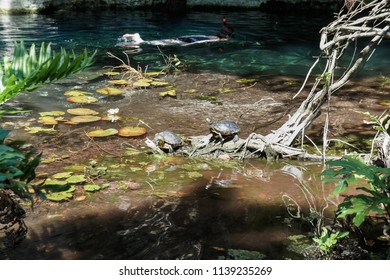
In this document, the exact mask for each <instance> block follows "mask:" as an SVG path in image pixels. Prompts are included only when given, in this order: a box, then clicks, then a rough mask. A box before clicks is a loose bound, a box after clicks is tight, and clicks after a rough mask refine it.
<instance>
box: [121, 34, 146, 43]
mask: <svg viewBox="0 0 390 280" xmlns="http://www.w3.org/2000/svg"><path fill="white" fill-rule="evenodd" d="M122 38H123V39H124V40H126V42H128V43H133V44H140V43H142V42H143V41H144V40H142V38H141V35H139V33H133V34H125V35H123V36H122Z"/></svg>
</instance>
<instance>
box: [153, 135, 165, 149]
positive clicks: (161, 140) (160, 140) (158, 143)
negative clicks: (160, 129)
mask: <svg viewBox="0 0 390 280" xmlns="http://www.w3.org/2000/svg"><path fill="white" fill-rule="evenodd" d="M153 143H154V144H155V145H156V146H159V147H160V146H162V145H164V137H162V136H161V135H160V133H157V134H156V136H155V137H154V139H153Z"/></svg>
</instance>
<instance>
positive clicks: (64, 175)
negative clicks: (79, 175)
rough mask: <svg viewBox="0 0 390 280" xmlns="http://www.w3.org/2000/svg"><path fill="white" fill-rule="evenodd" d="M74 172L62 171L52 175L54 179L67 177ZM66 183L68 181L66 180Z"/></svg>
mask: <svg viewBox="0 0 390 280" xmlns="http://www.w3.org/2000/svg"><path fill="white" fill-rule="evenodd" d="M72 173H73V172H60V173H56V174H54V175H53V176H51V177H52V178H53V179H66V178H69V177H70V176H72ZM65 183H66V182H65Z"/></svg>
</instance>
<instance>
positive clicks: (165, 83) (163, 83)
mask: <svg viewBox="0 0 390 280" xmlns="http://www.w3.org/2000/svg"><path fill="white" fill-rule="evenodd" d="M150 84H151V85H152V86H154V87H164V86H167V85H169V83H168V82H164V81H152V82H151V83H150Z"/></svg>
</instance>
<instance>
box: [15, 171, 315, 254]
mask: <svg viewBox="0 0 390 280" xmlns="http://www.w3.org/2000/svg"><path fill="white" fill-rule="evenodd" d="M291 168H295V167H292V166H291V165H289V164H286V165H284V167H282V168H281V169H279V171H275V167H272V169H269V168H267V167H264V166H263V168H262V169H261V168H259V167H256V168H245V170H246V172H248V170H249V172H257V174H256V175H255V176H254V175H253V174H252V175H253V176H254V177H248V176H249V175H250V174H249V173H245V174H241V173H240V171H238V172H237V169H231V170H230V169H229V170H228V169H224V171H223V172H222V173H221V172H220V173H219V174H218V175H217V174H216V173H217V172H215V171H209V172H204V173H203V177H202V178H201V179H198V180H196V181H195V182H194V183H192V184H188V185H186V186H184V187H180V188H176V189H175V188H169V187H168V191H166V193H165V195H164V192H162V191H161V190H160V189H159V188H158V187H157V188H154V189H150V190H149V189H147V190H146V189H142V190H135V191H134V190H133V191H131V190H114V191H113V190H110V189H108V190H107V191H105V192H101V193H96V194H93V195H92V196H91V198H90V200H89V201H84V202H77V201H71V202H67V203H64V204H60V205H56V206H50V207H48V208H47V209H46V210H42V209H41V210H39V211H38V212H39V213H38V212H37V213H34V212H33V213H31V215H30V216H29V217H28V219H27V224H28V225H29V227H30V231H29V234H28V238H27V239H26V240H25V241H24V242H23V243H22V244H21V245H20V246H19V247H18V248H16V249H15V250H14V251H13V252H12V254H11V255H10V256H9V257H10V258H11V259H217V258H235V257H234V256H233V254H232V252H233V251H237V250H245V251H246V252H250V253H252V255H251V258H255V259H261V258H264V259H285V258H293V259H300V258H302V256H300V255H298V254H295V253H293V252H289V251H288V250H287V246H288V236H290V235H293V234H299V233H302V229H299V228H294V227H292V226H291V224H290V225H289V223H288V222H286V221H288V220H289V219H291V216H289V214H288V213H287V211H286V206H285V204H284V203H283V200H282V196H283V195H286V194H288V196H289V197H292V198H294V200H295V201H296V202H297V203H298V204H300V205H301V207H302V209H301V210H300V211H302V212H305V211H308V210H307V209H305V208H306V207H307V206H305V203H306V202H305V199H304V196H305V194H304V193H302V191H301V189H300V187H299V186H298V182H299V178H298V177H296V175H294V174H292V173H291V172H290V171H289V169H290V170H291ZM271 170H273V171H271ZM297 170H302V169H299V168H298V169H296V168H295V171H294V172H296V171H297ZM259 174H260V175H259ZM297 174H298V173H297ZM302 174H303V173H302V172H300V173H299V174H298V176H300V175H302ZM176 175H177V174H176ZM292 176H293V177H292ZM173 177H174V176H173ZM248 178H249V179H248ZM39 207H42V206H38V208H39ZM253 253H255V255H253Z"/></svg>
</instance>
